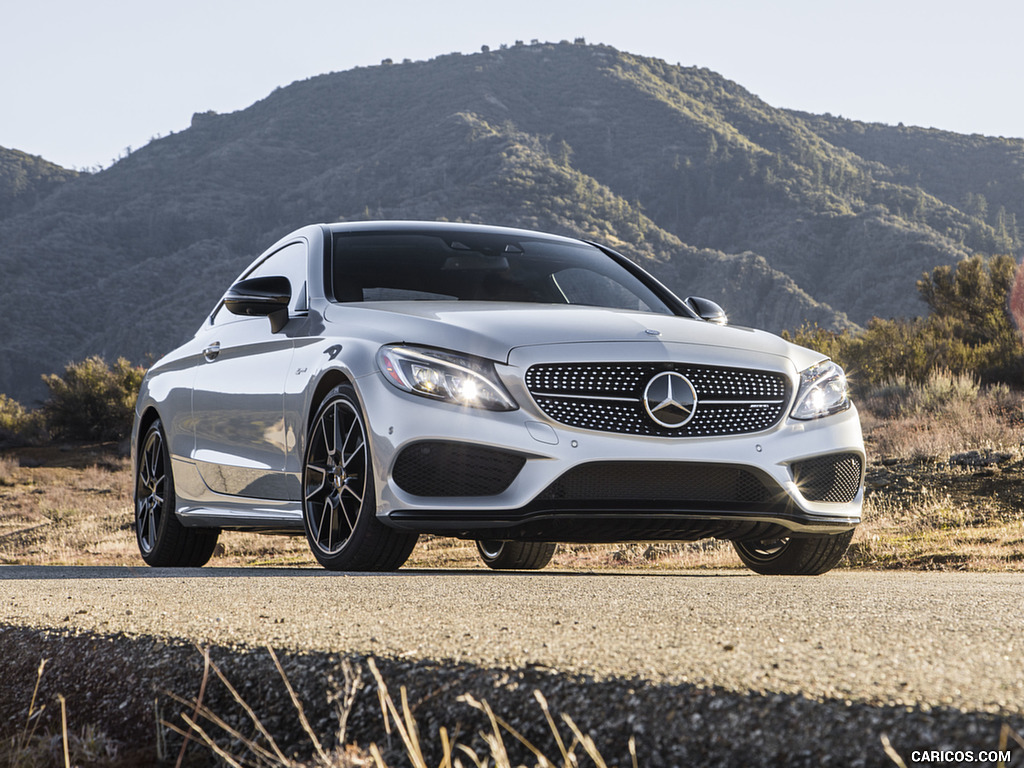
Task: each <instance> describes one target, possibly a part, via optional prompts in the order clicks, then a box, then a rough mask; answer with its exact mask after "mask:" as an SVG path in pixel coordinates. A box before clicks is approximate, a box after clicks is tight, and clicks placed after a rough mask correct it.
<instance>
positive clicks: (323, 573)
mask: <svg viewBox="0 0 1024 768" xmlns="http://www.w3.org/2000/svg"><path fill="white" fill-rule="evenodd" d="M753 575H754V574H752V573H747V572H744V571H656V572H649V571H636V570H622V571H566V570H558V569H552V570H543V571H496V570H490V569H485V568H452V569H447V568H404V569H401V570H398V571H390V572H386V573H379V572H362V571H360V572H339V571H328V570H324V569H323V568H280V567H274V566H250V567H239V566H230V567H222V568H218V567H212V568H211V567H209V566H207V567H205V568H150V567H147V566H144V565H140V566H130V565H0V581H37V580H38V581H42V580H48V579H52V580H65V579H71V580H83V579H170V578H190V579H230V578H241V577H250V578H253V577H258V578H293V579H294V578H310V579H314V578H315V579H326V578H336V579H346V578H361V577H367V576H376V577H388V578H407V579H410V578H422V577H424V576H476V577H481V578H482V577H485V576H508V577H518V578H525V577H534V578H555V577H568V578H578V577H583V576H586V577H589V578H595V577H598V578H622V577H627V576H642V577H644V578H650V579H705V578H736V577H750V576H753Z"/></svg>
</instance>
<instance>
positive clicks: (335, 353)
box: [324, 344, 341, 360]
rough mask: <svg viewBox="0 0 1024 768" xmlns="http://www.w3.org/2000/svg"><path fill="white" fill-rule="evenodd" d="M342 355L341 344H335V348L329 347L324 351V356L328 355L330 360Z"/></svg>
mask: <svg viewBox="0 0 1024 768" xmlns="http://www.w3.org/2000/svg"><path fill="white" fill-rule="evenodd" d="M340 353H341V344H335V345H334V346H333V347H328V348H327V349H325V350H324V354H325V355H327V359H328V360H333V359H334V358H336V357H337V356H338V355H339V354H340Z"/></svg>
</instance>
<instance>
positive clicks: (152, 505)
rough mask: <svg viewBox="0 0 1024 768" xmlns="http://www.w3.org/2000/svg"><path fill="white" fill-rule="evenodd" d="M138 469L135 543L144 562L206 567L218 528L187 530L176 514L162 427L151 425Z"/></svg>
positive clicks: (136, 469)
mask: <svg viewBox="0 0 1024 768" xmlns="http://www.w3.org/2000/svg"><path fill="white" fill-rule="evenodd" d="M139 445H140V448H139V455H138V465H137V466H136V468H135V540H136V542H137V543H138V545H139V552H140V553H141V554H142V559H143V560H145V561H146V563H147V564H148V565H152V566H157V567H165V568H166V567H194V568H197V567H199V566H201V565H206V563H207V562H208V561H209V559H210V558H211V557H213V550H214V548H215V547H216V546H217V536H218V534H219V533H220V531H218V530H217V529H216V528H214V529H207V528H186V527H185V526H183V525H182V524H181V523H180V522H179V521H178V518H177V516H176V515H175V514H174V508H175V502H174V478H173V477H172V475H171V456H170V451H169V450H168V449H167V440H166V438H165V436H164V429H163V425H161V424H160V420H159V419H157V420H156V421H154V422H153V423H152V424H150V425H149V429H147V430H146V434H145V436H144V437H143V438H142V441H141V442H140V443H139Z"/></svg>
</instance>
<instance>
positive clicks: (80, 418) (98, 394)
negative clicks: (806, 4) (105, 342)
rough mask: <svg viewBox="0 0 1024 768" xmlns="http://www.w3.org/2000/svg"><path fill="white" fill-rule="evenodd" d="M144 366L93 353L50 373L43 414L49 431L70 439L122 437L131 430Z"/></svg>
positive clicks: (56, 435)
mask: <svg viewBox="0 0 1024 768" xmlns="http://www.w3.org/2000/svg"><path fill="white" fill-rule="evenodd" d="M144 375H145V370H144V369H143V368H142V367H141V366H133V365H132V364H131V363H129V362H128V361H127V360H125V359H124V358H123V357H121V358H118V359H117V362H116V363H114V365H113V367H111V366H109V365H108V364H107V363H106V362H105V361H104V360H103V359H102V358H100V357H98V356H95V355H94V356H93V357H89V358H86V359H85V360H82V361H81V362H78V363H68V365H67V366H66V367H65V368H64V376H63V377H61V376H58V375H57V374H55V373H53V374H47V375H45V376H43V381H44V382H45V383H46V386H47V387H49V389H50V397H49V399H48V400H47V401H46V402H45V403H44V404H43V415H44V417H45V419H46V426H47V428H48V429H49V431H50V435H51V436H52V437H56V438H65V439H69V440H122V439H124V438H125V437H127V436H128V434H129V433H130V432H131V426H132V415H133V410H134V407H135V399H136V397H137V395H138V392H139V386H140V385H141V384H142V377H143V376H144Z"/></svg>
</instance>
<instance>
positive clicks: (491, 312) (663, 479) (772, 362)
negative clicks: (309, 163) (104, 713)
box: [133, 222, 864, 574]
mask: <svg viewBox="0 0 1024 768" xmlns="http://www.w3.org/2000/svg"><path fill="white" fill-rule="evenodd" d="M133 461H134V466H135V478H136V490H135V529H136V534H137V538H138V544H139V549H140V551H141V553H142V557H143V559H144V560H145V561H146V562H147V563H149V564H150V565H154V566H199V565H203V564H204V563H206V562H207V560H209V558H210V557H211V555H212V553H213V549H214V546H215V544H216V540H217V535H218V533H219V531H220V530H222V529H233V530H250V531H262V532H267V533H283V534H303V533H304V534H305V535H306V537H307V539H308V541H309V544H310V547H311V549H312V552H313V554H314V555H315V556H316V558H317V560H318V561H319V562H320V563H321V564H322V565H323V566H324V567H326V568H330V569H335V570H389V569H395V568H398V567H400V566H401V565H402V564H403V563H404V562H405V560H406V559H407V558H408V556H409V554H410V552H411V551H412V549H413V546H414V545H415V543H416V539H417V535H418V534H420V533H436V534H445V535H451V536H457V537H461V538H466V539H475V540H476V542H477V546H478V549H479V552H480V555H481V557H482V558H483V560H484V562H486V564H487V565H489V566H491V567H492V568H508V569H526V568H541V567H543V566H544V565H546V564H547V563H548V561H549V560H550V559H551V556H552V554H553V553H554V550H555V545H556V542H617V541H637V540H640V541H651V540H676V541H680V540H681V541H691V540H697V539H702V538H709V537H714V538H719V539H725V540H729V541H731V542H733V544H734V546H735V548H736V551H737V552H738V553H739V556H740V558H741V559H742V560H743V562H744V563H746V564H747V565H748V566H749V567H750V568H752V569H753V570H755V571H757V572H759V573H772V574H818V573H823V572H825V571H827V570H829V569H830V568H832V567H833V566H835V565H836V564H837V563H838V562H839V560H840V559H841V558H842V556H843V554H844V553H845V551H846V549H847V546H848V545H849V542H850V539H851V537H852V535H853V531H854V528H855V526H856V525H857V524H858V523H859V522H860V514H861V504H862V501H863V475H864V445H863V441H862V439H861V430H860V423H859V421H858V417H857V412H856V409H855V408H854V406H853V404H852V403H851V402H850V398H849V395H848V391H847V385H846V379H845V376H844V374H843V371H842V370H841V369H840V368H839V366H837V365H836V364H835V363H833V362H831V361H829V360H827V359H824V358H823V357H822V355H821V354H819V353H817V352H813V351H811V350H809V349H805V348H802V347H798V346H795V345H793V344H790V343H788V342H786V341H784V340H782V339H780V338H779V337H777V336H774V335H771V334H768V333H765V332H762V331H756V330H751V329H747V328H738V327H729V326H728V325H726V318H725V314H724V313H723V312H722V310H721V309H720V308H719V307H718V306H717V305H715V304H713V303H712V302H709V301H706V300H703V299H698V298H689V299H686V300H680V299H678V298H677V297H676V296H674V295H673V294H672V293H671V292H670V291H669V290H668V289H667V288H665V287H664V286H663V285H661V284H660V283H659V282H658V281H657V280H655V279H654V278H652V277H651V276H650V275H648V274H647V273H646V272H644V271H643V270H642V269H640V267H638V266H637V265H636V264H634V263H633V262H631V261H629V260H628V259H626V258H625V257H623V256H621V255H619V254H617V253H615V252H613V251H611V250H609V249H607V248H605V247H603V246H601V245H598V244H594V243H588V242H583V241H580V240H574V239H571V238H565V237H557V236H554V235H547V234H541V233H537V232H531V231H524V230H516V229H505V228H500V227H484V226H475V225H464V224H450V223H425V222H361V223H347V224H326V225H312V226H307V227H305V228H303V229H300V230H298V231H296V232H294V233H293V234H291V235H289V236H288V237H286V238H284V239H283V240H281V241H279V242H278V243H276V244H275V245H274V246H273V247H271V248H270V249H269V250H267V251H266V252H265V253H264V254H263V255H261V256H260V257H259V258H258V259H256V260H255V261H254V262H253V263H252V265H251V266H250V267H249V268H248V269H247V270H246V271H245V272H243V273H242V275H241V276H240V278H239V279H238V281H237V282H235V284H234V285H232V286H231V287H230V288H229V289H228V291H227V293H226V294H225V295H224V297H223V299H222V300H221V301H220V302H218V304H217V306H216V307H214V309H213V311H212V312H211V313H210V315H209V317H208V318H207V320H206V321H205V322H204V323H203V325H202V327H201V328H200V329H199V330H198V331H197V332H196V334H195V336H194V337H193V338H192V339H191V340H190V341H189V342H187V343H186V344H184V345H182V346H181V347H179V348H178V349H176V350H174V351H173V352H171V353H170V354H168V355H167V356H165V357H164V358H162V359H161V360H160V361H159V362H157V363H156V364H155V365H154V366H153V367H152V368H151V369H150V371H149V373H148V374H147V375H146V379H145V381H144V383H143V385H142V389H141V392H140V394H139V399H138V403H137V406H136V415H135V425H134V429H133Z"/></svg>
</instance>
